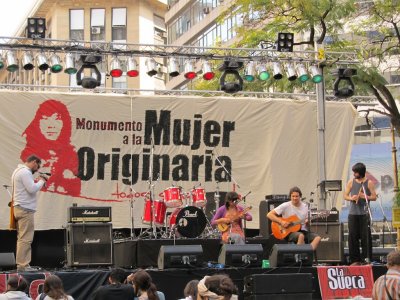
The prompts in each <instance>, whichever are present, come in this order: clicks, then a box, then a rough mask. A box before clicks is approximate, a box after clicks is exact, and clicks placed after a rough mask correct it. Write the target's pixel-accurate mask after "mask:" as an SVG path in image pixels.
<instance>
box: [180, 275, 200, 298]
mask: <svg viewBox="0 0 400 300" xmlns="http://www.w3.org/2000/svg"><path fill="white" fill-rule="evenodd" d="M198 284H199V281H198V280H197V279H194V280H190V281H189V282H188V283H187V284H186V286H185V289H184V290H183V295H184V296H185V297H186V298H189V297H191V298H192V299H193V300H196V299H197V285H198Z"/></svg>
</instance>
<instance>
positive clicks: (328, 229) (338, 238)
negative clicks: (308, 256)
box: [311, 223, 344, 262]
mask: <svg viewBox="0 0 400 300" xmlns="http://www.w3.org/2000/svg"><path fill="white" fill-rule="evenodd" d="M311 232H314V233H316V234H318V235H319V236H320V237H321V242H320V243H319V245H318V248H317V260H318V262H343V261H344V245H343V224H342V223H312V224H311Z"/></svg>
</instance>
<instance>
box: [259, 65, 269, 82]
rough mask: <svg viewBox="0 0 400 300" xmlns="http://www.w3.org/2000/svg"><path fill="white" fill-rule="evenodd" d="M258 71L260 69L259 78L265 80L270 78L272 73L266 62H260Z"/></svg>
mask: <svg viewBox="0 0 400 300" xmlns="http://www.w3.org/2000/svg"><path fill="white" fill-rule="evenodd" d="M257 71H258V79H260V80H261V81H265V80H268V79H269V77H270V74H269V72H268V70H267V67H266V66H265V64H259V65H258V66H257Z"/></svg>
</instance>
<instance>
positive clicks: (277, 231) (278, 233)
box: [271, 211, 329, 240]
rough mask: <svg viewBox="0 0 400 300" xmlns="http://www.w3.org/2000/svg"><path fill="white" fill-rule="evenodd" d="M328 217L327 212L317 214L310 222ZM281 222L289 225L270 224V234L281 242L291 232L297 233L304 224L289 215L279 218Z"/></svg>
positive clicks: (296, 217) (297, 218)
mask: <svg viewBox="0 0 400 300" xmlns="http://www.w3.org/2000/svg"><path fill="white" fill-rule="evenodd" d="M326 216H329V211H323V212H321V213H318V214H316V215H314V216H312V217H311V218H310V221H312V220H314V219H317V218H323V217H326ZM281 220H282V221H286V222H288V223H289V226H288V227H286V228H285V227H283V226H282V225H281V224H279V223H276V222H272V223H271V231H272V234H273V235H274V237H275V238H277V239H278V240H283V239H284V238H285V237H287V236H288V235H289V234H290V233H292V232H297V231H299V230H300V229H301V225H302V224H304V223H303V222H302V221H301V220H300V219H299V217H298V216H296V215H291V216H290V217H288V218H281Z"/></svg>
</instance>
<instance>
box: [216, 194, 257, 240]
mask: <svg viewBox="0 0 400 300" xmlns="http://www.w3.org/2000/svg"><path fill="white" fill-rule="evenodd" d="M238 201H239V195H238V194H237V193H236V192H228V193H227V194H226V197H225V205H223V206H221V207H220V208H218V210H217V212H216V213H215V215H214V217H213V218H212V220H211V225H213V226H214V225H217V227H218V229H219V230H220V231H222V242H223V243H224V244H228V243H234V244H244V243H245V236H244V232H243V224H242V219H246V221H251V220H252V219H253V217H252V215H251V214H249V213H248V212H247V210H249V209H250V208H248V209H245V208H243V207H242V206H240V205H238V204H237V202H238Z"/></svg>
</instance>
